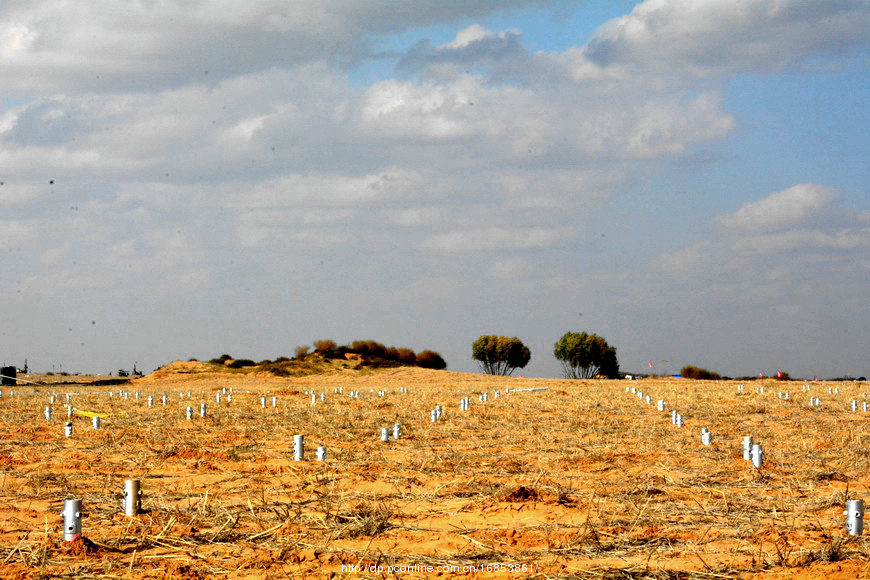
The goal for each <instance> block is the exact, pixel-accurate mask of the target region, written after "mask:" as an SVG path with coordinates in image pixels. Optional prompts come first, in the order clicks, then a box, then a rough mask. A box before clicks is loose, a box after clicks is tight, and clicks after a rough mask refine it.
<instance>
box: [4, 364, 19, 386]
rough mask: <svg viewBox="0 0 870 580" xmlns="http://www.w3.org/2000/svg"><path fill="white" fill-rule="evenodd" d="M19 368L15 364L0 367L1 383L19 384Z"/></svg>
mask: <svg viewBox="0 0 870 580" xmlns="http://www.w3.org/2000/svg"><path fill="white" fill-rule="evenodd" d="M17 373H18V369H16V368H15V367H14V366H12V367H0V375H2V377H0V384H2V385H16V384H18V379H17V377H18V374H17Z"/></svg>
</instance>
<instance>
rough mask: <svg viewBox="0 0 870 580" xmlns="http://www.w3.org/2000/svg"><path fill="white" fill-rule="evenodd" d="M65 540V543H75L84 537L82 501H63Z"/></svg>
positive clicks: (62, 514) (61, 513) (62, 513)
mask: <svg viewBox="0 0 870 580" xmlns="http://www.w3.org/2000/svg"><path fill="white" fill-rule="evenodd" d="M60 515H61V516H63V539H64V541H65V542H74V541H75V540H77V539H79V537H81V535H82V500H80V499H65V500H63V511H62V512H60Z"/></svg>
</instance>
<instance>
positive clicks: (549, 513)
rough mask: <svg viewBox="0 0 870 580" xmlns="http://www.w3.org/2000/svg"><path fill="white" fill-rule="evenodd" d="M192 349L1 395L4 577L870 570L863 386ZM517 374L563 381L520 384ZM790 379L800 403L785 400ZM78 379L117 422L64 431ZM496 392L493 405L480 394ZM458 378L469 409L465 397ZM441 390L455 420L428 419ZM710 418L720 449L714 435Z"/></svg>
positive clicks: (85, 394) (85, 397)
mask: <svg viewBox="0 0 870 580" xmlns="http://www.w3.org/2000/svg"><path fill="white" fill-rule="evenodd" d="M186 365H187V366H181V369H182V370H181V372H163V373H162V374H160V375H159V376H149V377H144V378H142V379H137V380H135V381H133V382H131V383H130V384H129V385H127V386H125V387H118V386H111V387H106V386H100V387H93V386H84V385H63V386H46V387H30V386H19V387H16V389H15V390H16V391H17V393H16V395H15V396H14V397H10V396H9V393H8V391H6V392H5V393H4V395H3V397H2V398H0V433H2V438H0V525H2V528H0V534H2V539H3V541H2V543H0V546H2V547H0V575H2V576H3V577H12V578H14V577H20V578H30V577H43V578H61V577H69V576H73V575H75V576H77V577H85V578H87V577H93V578H164V577H173V578H198V577H202V578H205V577H213V576H221V577H227V578H243V577H244V578H259V577H263V578H271V577H286V576H288V575H289V576H292V575H300V576H301V575H312V574H317V573H322V574H324V575H329V574H330V573H335V574H338V575H339V576H341V575H344V576H346V577H359V576H367V575H370V576H377V575H379V574H378V573H369V572H366V573H361V574H350V573H348V570H349V569H350V568H348V567H349V566H380V567H381V568H382V572H383V574H385V575H387V574H388V567H389V566H394V567H396V566H403V567H406V569H407V567H416V568H413V569H414V570H417V571H419V570H425V567H427V566H432V567H438V566H448V567H449V566H453V567H459V570H461V567H463V566H464V567H472V566H473V567H475V568H476V569H477V570H478V571H480V570H482V571H483V574H482V575H483V576H485V577H504V578H518V577H533V578H549V577H556V576H559V577H566V576H567V577H572V576H573V577H576V578H637V579H641V578H644V579H645V578H649V579H659V578H667V579H671V578H711V579H712V578H749V577H756V576H764V575H770V576H771V577H774V576H776V577H790V578H821V577H828V576H830V575H831V574H834V573H842V574H845V575H846V576H847V577H854V576H856V575H860V574H865V573H866V570H865V569H866V568H867V556H868V550H867V545H866V541H865V540H864V539H863V538H862V537H857V538H854V537H848V536H846V535H845V530H844V517H843V515H842V514H843V506H844V503H845V500H846V499H847V498H848V499H860V498H865V497H866V496H867V485H868V483H870V476H868V475H867V474H868V467H870V452H868V451H867V444H868V443H870V431H868V427H867V419H868V417H866V416H865V415H864V414H863V413H861V412H859V413H852V412H851V411H850V410H849V404H850V402H851V400H852V399H853V398H857V399H858V400H859V401H863V399H864V394H863V392H862V391H861V389H862V386H863V385H862V384H860V383H840V384H839V385H838V386H839V387H840V393H839V394H838V395H827V388H826V387H822V386H819V385H816V386H814V387H813V388H814V391H813V393H812V394H814V395H816V396H819V397H821V398H822V399H823V405H822V407H820V408H810V407H809V406H807V405H806V400H807V399H808V398H809V394H807V393H804V392H802V391H801V390H800V384H799V383H774V382H771V383H770V384H769V385H768V387H767V391H768V392H767V393H765V394H763V395H762V394H758V393H756V392H755V386H756V385H751V386H750V385H747V390H746V391H742V392H738V391H737V390H736V383H725V382H722V383H711V382H692V381H684V380H673V381H670V382H669V381H667V380H645V381H639V382H633V383H627V382H615V381H613V382H599V381H561V380H536V379H516V378H493V377H483V376H479V375H466V374H459V373H447V372H443V371H427V370H422V369H391V370H384V371H380V372H366V373H359V372H355V371H352V370H350V369H337V370H335V372H331V373H329V374H326V375H317V376H306V377H264V376H253V375H252V374H250V373H247V374H246V373H239V372H233V373H222V374H215V373H211V372H208V370H209V369H207V368H202V367H197V368H194V367H193V366H192V365H191V364H190V363H186ZM188 367H189V368H188ZM627 385H628V386H634V387H636V388H638V389H640V390H642V391H644V392H646V393H648V394H650V395H651V396H652V400H653V404H652V405H646V404H644V403H643V402H642V401H640V400H639V399H638V398H637V397H636V396H633V395H631V394H629V393H626V391H625V389H626V386H627ZM400 387H407V388H408V390H409V392H408V393H399V392H398V391H399V389H400ZM506 387H509V388H511V389H516V388H528V387H547V388H548V390H547V391H538V392H515V393H511V394H509V395H505V394H504V390H505V388H506ZM788 387H791V391H790V392H791V396H792V398H791V399H790V400H788V401H785V400H782V399H779V398H777V394H776V392H777V391H778V390H785V389H786V388H788ZM119 388H124V389H126V390H127V391H129V392H130V393H131V395H130V397H129V399H126V398H123V397H121V396H119V395H118V394H117V391H118V389H119ZM223 388H226V389H229V388H232V389H233V391H234V392H233V395H234V400H233V402H232V403H229V404H228V403H226V398H225V397H224V399H223V401H222V402H221V403H220V404H218V403H216V402H215V393H216V392H217V391H220V390H221V389H223ZM338 388H343V390H344V393H343V394H341V395H339V394H336V393H334V391H335V390H336V389H338ZM110 389H111V390H114V391H115V393H116V394H115V396H114V397H112V398H110V397H109V396H108V391H109V390H110ZM381 389H386V390H387V391H388V393H387V394H386V395H385V396H383V397H381V396H378V395H377V391H378V390H381ZM351 390H354V391H356V390H358V391H360V392H361V393H362V394H361V396H360V398H359V399H351V398H350V397H348V393H349V392H350V391H351ZM496 390H500V391H501V392H502V396H500V397H498V398H495V397H493V393H494V391H496ZM67 391H69V392H74V394H73V405H74V406H75V407H76V408H77V409H80V410H85V411H93V412H100V413H105V414H108V416H107V417H105V418H104V419H103V428H102V429H101V430H99V431H94V430H92V429H91V424H90V419H89V418H88V417H83V416H76V417H75V418H74V419H73V422H74V430H75V431H74V435H73V437H71V438H65V437H64V435H63V423H64V422H65V421H66V420H67V419H66V418H65V412H64V411H65V409H64V407H63V405H62V402H63V395H64V394H65V393H66V392H67ZM136 391H139V392H140V399H139V400H136V399H135V398H134V395H133V394H132V393H134V392H136ZM188 391H190V392H191V397H190V398H188V397H187V392H188ZM305 391H314V392H317V393H320V392H325V393H326V395H327V397H326V401H325V402H323V403H320V402H318V403H317V404H316V405H312V404H311V397H310V395H306V394H305ZM52 392H57V393H58V394H59V395H61V396H60V398H59V400H58V402H57V403H56V404H55V405H54V412H55V419H54V420H53V421H50V422H49V421H46V420H45V419H44V418H43V415H42V413H43V410H44V408H45V406H46V405H47V404H48V397H49V395H50V393H52ZM179 392H182V393H183V394H184V396H183V397H179ZM484 392H488V393H489V401H488V402H486V403H483V402H480V401H478V395H480V394H482V393H484ZM149 394H151V395H153V396H154V401H155V403H154V407H153V408H150V409H149V408H148V407H147V406H146V404H145V399H146V397H147V395H149ZM163 394H167V395H168V399H169V402H168V405H167V406H165V407H164V406H162V405H161V404H160V402H159V401H160V396H161V395H163ZM273 395H274V396H277V397H278V407H277V408H272V407H271V397H272V396H273ZM261 396H266V397H267V400H268V401H269V403H268V405H269V406H268V407H267V408H265V409H263V408H261V406H260V397H261ZM464 396H468V397H470V398H471V401H472V404H471V410H470V411H465V412H463V411H460V410H459V400H460V399H461V398H462V397H464ZM659 398H662V399H665V400H666V401H667V402H668V409H672V408H675V409H678V410H679V411H680V412H681V413H682V414H683V415H684V417H685V422H686V424H685V426H684V427H683V428H682V429H678V428H676V427H675V426H673V425H672V424H671V423H670V414H669V413H668V412H665V413H660V412H658V411H656V409H655V401H656V400H657V399H659ZM201 402H205V403H207V404H208V409H209V412H208V416H207V417H206V418H204V419H202V418H199V417H198V414H197V415H195V417H194V419H193V420H190V421H188V420H186V419H185V418H184V409H185V408H186V407H187V406H188V405H191V406H193V407H194V409H195V410H196V411H198V408H199V403H201ZM439 403H440V404H442V405H443V407H444V416H443V417H442V419H441V420H440V421H438V422H436V423H432V422H431V420H430V410H431V409H432V408H434V406H435V405H436V404H439ZM61 416H62V417H63V418H60V417H61ZM394 423H400V424H401V425H402V431H403V437H402V438H401V439H399V440H398V441H389V442H387V443H384V442H382V441H380V439H379V433H380V428H381V427H392V425H393V424H394ZM702 426H704V427H707V428H708V429H709V430H710V431H712V432H713V435H714V443H713V445H712V446H709V447H705V446H703V445H702V444H701V441H700V428H701V427H702ZM295 434H304V435H305V438H306V441H305V443H306V458H307V461H305V462H294V461H293V451H292V445H293V435H295ZM750 434H751V435H752V436H753V437H754V439H755V441H756V442H760V443H762V444H763V445H764V449H765V466H764V467H763V468H762V469H760V470H756V469H753V468H752V467H751V464H749V463H747V462H745V461H744V460H743V458H742V450H741V439H742V437H743V435H750ZM319 445H323V446H325V447H326V448H327V450H328V459H327V461H326V462H323V463H321V462H317V461H315V460H314V455H315V453H314V450H315V449H316V447H317V446H319ZM129 478H139V479H141V481H142V489H143V493H144V503H143V507H144V513H143V514H141V515H139V516H137V517H135V518H127V517H125V516H123V515H122V511H121V508H120V501H121V491H122V489H123V482H124V480H125V479H129ZM73 497H74V498H78V499H82V501H83V503H84V509H85V512H86V513H87V517H85V518H84V520H83V526H84V536H85V537H86V538H87V542H76V543H74V544H67V543H65V542H63V541H62V531H61V529H60V528H61V523H62V519H61V518H60V517H58V513H59V511H60V510H61V508H62V504H63V500H64V499H65V498H73ZM343 566H344V572H343V568H342V567H343ZM509 566H514V567H515V568H508V567H509ZM523 566H525V569H523ZM354 569H358V568H354ZM488 570H489V571H488ZM456 571H457V569H456V568H454V570H453V572H452V573H453V574H455V573H456ZM490 571H491V572H490ZM399 575H400V576H403V577H404V576H411V577H414V576H420V575H431V574H430V573H428V572H419V573H417V572H411V573H402V574H399ZM446 575H447V576H449V575H451V573H447V574H446ZM460 575H461V574H460Z"/></svg>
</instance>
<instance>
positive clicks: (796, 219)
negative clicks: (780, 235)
mask: <svg viewBox="0 0 870 580" xmlns="http://www.w3.org/2000/svg"><path fill="white" fill-rule="evenodd" d="M836 198H837V192H836V191H834V190H833V189H831V188H828V187H822V186H820V185H814V184H810V183H805V184H801V185H794V186H792V187H789V188H788V189H784V190H782V191H777V192H775V193H771V194H770V195H768V196H767V197H765V198H764V199H762V200H759V201H756V202H752V203H748V204H746V205H744V206H743V207H741V208H740V209H739V210H737V211H736V212H735V213H733V214H731V215H726V216H722V217H721V218H719V220H718V222H719V223H720V224H721V225H723V226H725V227H727V228H730V229H741V230H776V229H781V228H783V227H788V226H792V225H796V224H800V223H801V222H803V221H804V220H806V219H807V218H808V217H809V216H811V215H813V214H814V213H815V212H817V211H819V210H820V209H822V208H823V207H825V206H827V205H828V204H830V203H831V202H832V201H833V200H834V199H836Z"/></svg>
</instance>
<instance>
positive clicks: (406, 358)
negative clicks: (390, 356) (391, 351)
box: [396, 348, 417, 365]
mask: <svg viewBox="0 0 870 580" xmlns="http://www.w3.org/2000/svg"><path fill="white" fill-rule="evenodd" d="M396 360H398V361H399V362H400V363H402V364H403V365H412V364H415V363H416V362H417V355H416V354H414V351H413V350H411V349H410V348H399V349H396Z"/></svg>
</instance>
